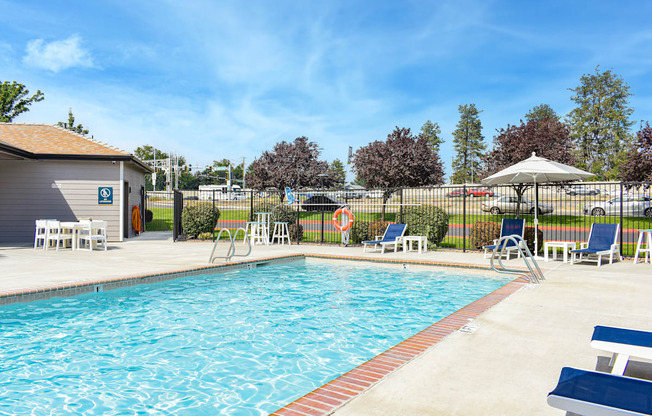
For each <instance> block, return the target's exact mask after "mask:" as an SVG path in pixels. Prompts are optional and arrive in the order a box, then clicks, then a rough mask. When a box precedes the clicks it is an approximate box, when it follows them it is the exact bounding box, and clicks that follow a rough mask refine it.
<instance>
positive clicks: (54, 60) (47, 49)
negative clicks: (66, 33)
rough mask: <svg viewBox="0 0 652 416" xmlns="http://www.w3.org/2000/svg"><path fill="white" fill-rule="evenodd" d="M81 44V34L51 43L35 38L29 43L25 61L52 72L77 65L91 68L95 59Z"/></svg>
mask: <svg viewBox="0 0 652 416" xmlns="http://www.w3.org/2000/svg"><path fill="white" fill-rule="evenodd" d="M81 44H82V39H81V37H79V35H72V36H70V37H69V38H68V39H64V40H58V41H53V42H50V43H45V42H44V41H43V39H34V40H31V41H29V42H28V43H27V48H25V51H26V53H27V54H26V55H25V56H24V57H23V62H25V63H26V64H29V65H33V66H36V67H38V68H43V69H48V70H50V71H52V72H59V71H61V70H64V69H68V68H73V67H76V66H79V67H86V68H90V67H92V66H93V60H92V58H91V56H90V54H89V53H88V51H86V50H85V49H84V48H83V47H82V45H81Z"/></svg>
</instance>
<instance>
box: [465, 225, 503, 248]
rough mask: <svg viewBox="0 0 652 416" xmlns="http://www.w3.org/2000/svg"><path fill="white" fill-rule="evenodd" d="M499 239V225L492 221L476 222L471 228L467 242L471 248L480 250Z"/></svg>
mask: <svg viewBox="0 0 652 416" xmlns="http://www.w3.org/2000/svg"><path fill="white" fill-rule="evenodd" d="M499 237H500V223H499V222H493V221H481V222H476V223H475V224H473V225H472V226H471V232H470V235H469V242H470V244H471V247H475V248H482V247H483V246H486V245H490V244H493V243H494V240H495V239H497V238H499Z"/></svg>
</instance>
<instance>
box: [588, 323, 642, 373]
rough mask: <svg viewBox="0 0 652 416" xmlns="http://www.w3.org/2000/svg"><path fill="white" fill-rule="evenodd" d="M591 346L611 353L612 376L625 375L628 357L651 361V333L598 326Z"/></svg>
mask: <svg viewBox="0 0 652 416" xmlns="http://www.w3.org/2000/svg"><path fill="white" fill-rule="evenodd" d="M591 346H592V347H593V348H596V349H598V350H603V351H608V352H610V353H613V356H612V357H611V362H610V363H609V365H610V366H612V369H611V373H612V374H618V375H623V374H625V368H627V363H628V362H629V357H630V356H631V357H640V358H645V359H648V360H652V332H645V331H635V330H633V329H625V328H614V327H610V326H600V325H598V326H596V327H595V329H594V330H593V336H592V337H591Z"/></svg>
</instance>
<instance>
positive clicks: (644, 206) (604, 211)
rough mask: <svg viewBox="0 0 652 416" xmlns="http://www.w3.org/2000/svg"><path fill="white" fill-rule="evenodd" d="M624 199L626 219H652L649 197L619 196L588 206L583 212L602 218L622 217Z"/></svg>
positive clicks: (651, 202) (651, 199) (651, 205)
mask: <svg viewBox="0 0 652 416" xmlns="http://www.w3.org/2000/svg"><path fill="white" fill-rule="evenodd" d="M621 199H622V206H623V215H624V216H626V217H652V198H650V197H648V196H622V197H620V196H618V197H616V198H611V199H608V200H606V201H601V202H592V203H590V204H586V205H585V206H584V209H583V210H582V212H584V214H585V215H594V216H596V217H600V216H603V215H618V216H619V215H620V204H621Z"/></svg>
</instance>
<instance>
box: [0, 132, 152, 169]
mask: <svg viewBox="0 0 652 416" xmlns="http://www.w3.org/2000/svg"><path fill="white" fill-rule="evenodd" d="M0 151H5V152H7V153H10V154H14V155H16V156H20V157H24V158H28V159H77V160H129V161H132V162H134V163H136V164H137V165H139V166H141V167H143V168H145V170H147V171H151V169H150V168H149V167H147V166H146V165H145V164H144V163H143V162H141V161H140V160H138V159H137V158H136V157H135V156H133V155H132V154H131V153H129V152H126V151H124V150H121V149H118V148H117V147H113V146H110V145H108V144H106V143H102V142H100V141H98V140H95V139H93V138H92V137H86V136H84V135H82V134H79V133H75V132H73V131H71V130H68V129H66V128H63V127H59V126H52V125H48V124H22V123H0Z"/></svg>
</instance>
